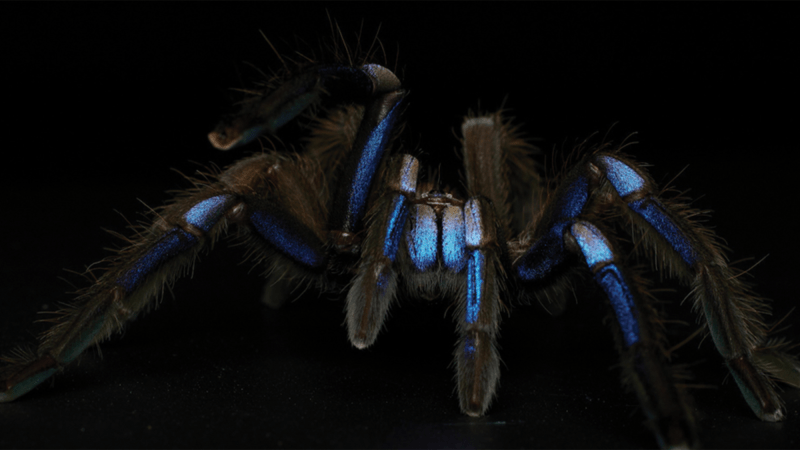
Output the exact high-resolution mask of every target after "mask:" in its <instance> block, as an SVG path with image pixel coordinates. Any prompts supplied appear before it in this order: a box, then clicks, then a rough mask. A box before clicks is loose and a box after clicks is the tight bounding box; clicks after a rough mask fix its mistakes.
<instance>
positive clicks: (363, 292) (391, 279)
mask: <svg viewBox="0 0 800 450" xmlns="http://www.w3.org/2000/svg"><path fill="white" fill-rule="evenodd" d="M418 172H419V161H417V159H416V158H414V157H412V156H410V155H402V156H401V157H399V158H394V159H393V160H392V161H390V162H389V170H388V173H389V174H391V178H390V179H389V180H388V183H387V185H386V186H385V187H384V189H383V191H382V193H381V194H382V195H381V196H380V197H381V200H380V201H379V202H378V204H377V205H376V206H375V207H374V211H373V212H372V213H371V214H373V216H372V220H371V222H370V223H371V226H370V228H369V229H368V230H367V237H366V239H365V241H364V251H363V253H362V263H361V265H360V266H359V268H358V275H357V276H356V278H355V280H353V285H352V287H351V288H350V291H349V292H348V294H347V304H346V310H347V329H348V336H349V338H350V342H351V343H352V344H353V345H354V346H355V347H357V348H360V349H363V348H366V347H368V346H370V345H372V343H374V342H375V339H376V338H377V336H378V333H379V332H380V329H381V327H382V326H383V322H384V320H385V318H386V314H387V313H388V311H389V306H390V304H391V302H392V300H394V296H395V290H396V285H397V274H396V273H395V270H394V263H395V260H396V259H397V252H398V250H399V249H400V243H401V240H402V237H403V230H404V228H405V225H406V221H407V217H408V214H409V209H410V201H411V200H412V199H413V198H414V196H415V195H416V189H417V174H418Z"/></svg>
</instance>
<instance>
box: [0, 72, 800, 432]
mask: <svg viewBox="0 0 800 450" xmlns="http://www.w3.org/2000/svg"><path fill="white" fill-rule="evenodd" d="M271 85H277V86H278V87H277V88H272V89H266V90H265V91H264V92H260V93H258V94H255V95H253V97H252V98H250V99H249V100H247V101H246V102H244V103H243V105H242V108H241V111H240V112H238V113H237V114H234V115H232V116H230V117H228V118H226V119H225V120H223V121H222V123H221V124H220V125H219V126H218V127H217V128H216V129H215V130H214V131H213V132H212V133H210V135H209V139H210V141H211V143H212V144H213V145H214V146H215V147H217V148H219V149H222V150H229V149H232V148H236V147H239V146H241V145H245V144H247V143H249V142H251V141H253V140H255V139H256V138H257V137H258V136H260V135H263V134H272V133H275V132H276V131H277V130H278V129H279V128H281V127H282V126H283V125H285V124H286V123H288V122H290V121H292V120H294V119H295V118H297V117H298V116H299V115H301V114H302V113H304V112H309V111H314V112H317V111H320V110H321V106H327V107H330V109H329V110H328V114H327V115H322V114H320V115H319V116H318V117H316V118H315V119H314V120H315V122H314V123H313V125H312V126H311V129H312V132H311V136H310V137H309V138H308V142H307V145H306V149H305V151H304V152H303V153H301V154H299V155H292V156H290V155H287V154H285V153H280V152H278V151H265V152H264V153H261V154H258V155H256V156H251V157H249V158H246V159H244V160H242V161H240V162H238V163H236V164H234V165H233V166H231V167H229V168H228V169H227V170H225V171H224V172H222V173H220V174H218V175H217V176H216V177H215V178H214V179H212V180H211V181H208V180H205V181H197V182H196V185H195V187H194V188H193V189H190V190H188V191H186V192H184V193H183V194H181V195H179V196H178V197H177V198H176V199H175V200H174V201H173V202H172V203H171V204H169V205H167V206H165V207H163V208H162V209H161V210H160V211H159V212H158V218H157V220H155V221H154V223H153V224H152V226H150V227H149V228H147V229H146V230H142V232H141V233H139V234H138V235H137V236H136V237H135V238H132V239H131V244H130V245H129V246H128V247H127V248H126V249H124V250H123V251H121V252H120V253H119V254H118V255H116V256H115V257H114V258H112V259H110V260H109V261H108V268H107V270H106V271H105V272H104V274H103V275H102V276H101V277H99V279H98V280H97V282H96V283H95V284H94V285H93V286H91V287H89V288H87V289H86V290H85V291H84V292H83V293H82V295H81V296H80V297H79V298H78V300H77V301H76V303H75V306H73V307H72V308H70V309H67V310H65V311H63V314H62V315H61V316H60V317H59V319H58V321H57V322H56V324H55V325H54V326H53V327H52V328H51V329H50V330H49V331H48V332H47V334H46V335H45V336H43V338H42V341H41V343H40V346H39V348H38V350H37V351H36V352H32V353H24V352H20V353H18V354H16V355H15V356H9V357H6V358H5V361H6V362H7V365H6V366H5V367H3V368H2V370H0V401H11V400H14V399H15V398H17V397H19V396H21V395H23V394H25V393H26V392H28V391H30V390H31V389H33V388H34V387H35V386H37V385H38V384H40V383H41V382H42V381H44V380H45V379H47V378H48V377H50V376H52V375H53V374H55V373H56V372H57V371H58V370H60V369H61V368H62V367H63V366H65V365H67V364H69V363H70V362H72V361H73V360H75V359H76V358H77V357H78V356H79V355H80V354H81V353H82V352H83V351H84V350H85V349H86V348H87V347H89V346H91V345H93V344H95V343H97V342H99V341H101V340H103V339H105V338H107V337H108V336H109V335H110V334H112V333H113V332H115V331H118V330H119V329H120V328H121V327H122V325H123V324H124V323H126V322H127V321H129V320H130V319H132V318H133V317H135V316H136V315H137V314H138V313H139V312H140V311H141V310H142V309H144V308H145V307H146V306H147V305H148V303H149V302H150V301H151V300H152V298H153V297H154V296H155V295H156V294H157V293H158V292H160V291H161V289H162V286H163V285H164V283H170V282H172V281H173V280H174V279H175V278H176V277H177V276H178V275H179V274H181V273H182V271H183V270H184V269H185V267H187V266H188V265H190V264H192V262H193V261H194V259H195V257H196V255H197V254H198V252H199V251H200V250H201V249H202V248H203V247H204V246H206V245H207V244H208V243H210V242H212V241H214V240H215V239H217V238H218V237H219V236H220V235H221V234H222V233H223V232H224V231H225V230H227V228H228V227H229V226H230V225H238V226H239V227H240V228H241V229H244V230H245V231H246V233H247V236H248V237H247V239H248V242H249V243H250V244H251V245H252V247H251V248H252V249H253V250H252V252H253V253H254V254H256V255H258V259H260V260H265V261H266V263H267V264H268V265H269V268H270V274H271V275H270V276H271V277H272V278H273V280H277V279H289V280H291V281H292V282H294V283H301V282H305V283H314V284H316V285H317V286H318V287H319V288H320V289H323V290H333V289H341V288H342V287H347V289H348V293H347V298H346V314H347V320H346V323H347V329H348V334H349V339H350V342H351V343H352V344H353V345H354V346H356V347H358V348H366V347H368V346H370V345H371V344H372V343H373V342H374V341H375V339H376V337H377V335H378V333H379V331H380V330H381V328H382V326H383V323H384V320H385V318H386V315H387V312H388V310H389V307H390V305H391V303H392V302H394V301H395V300H396V297H397V295H398V292H408V293H411V295H417V296H424V297H446V298H450V299H453V300H454V301H455V302H456V303H457V305H458V307H457V308H455V311H456V315H457V323H458V331H459V335H460V338H459V343H458V345H457V347H456V351H455V360H456V368H457V369H456V370H457V378H458V392H459V399H460V405H461V409H462V410H463V411H464V412H465V413H467V414H469V415H472V416H480V415H483V414H484V413H485V412H486V410H487V408H488V407H489V404H490V402H491V401H492V398H493V397H494V395H495V387H496V385H497V381H498V379H499V375H500V369H499V364H500V357H499V355H498V351H497V348H496V345H495V341H496V337H497V333H498V329H499V323H500V312H501V310H503V308H504V307H505V305H506V304H508V302H509V301H510V300H511V298H512V296H515V295H517V293H522V295H526V296H533V297H536V298H537V299H538V300H539V301H540V302H541V303H542V304H543V305H544V306H545V308H559V307H560V306H559V305H560V304H563V302H564V301H565V299H566V295H565V294H566V292H567V291H568V290H569V289H571V287H570V286H571V285H572V284H573V282H574V281H575V280H576V279H578V278H580V277H581V273H584V274H586V273H589V274H591V275H592V278H593V280H594V283H596V285H597V286H599V287H600V288H601V289H602V290H603V291H604V292H605V295H606V297H607V298H608V301H609V311H610V314H611V315H612V316H613V317H614V318H615V319H616V320H615V321H613V325H612V328H613V332H614V333H615V335H616V336H617V342H618V347H619V351H620V354H621V358H622V368H623V371H624V377H623V379H624V380H625V382H626V383H627V384H629V385H630V387H632V389H633V390H634V391H635V392H636V394H637V395H638V397H639V400H640V402H641V404H642V406H643V409H644V411H645V413H646V415H647V417H648V423H649V424H650V426H651V427H652V429H653V430H654V432H655V434H656V437H657V439H658V441H659V443H660V444H661V445H662V446H676V445H687V444H688V445H691V444H692V443H694V442H695V439H696V437H695V431H694V426H693V423H692V420H691V414H690V412H689V411H688V409H687V406H686V402H685V400H684V397H685V395H686V394H685V393H684V392H683V391H682V389H680V388H679V387H677V386H676V385H675V383H674V381H673V380H672V379H671V376H670V374H669V371H668V370H667V369H666V364H665V356H664V354H665V350H664V348H663V347H662V345H663V342H664V339H663V335H662V330H661V326H660V322H659V319H658V313H657V312H656V309H655V308H654V307H653V305H652V302H651V301H650V300H649V294H648V293H647V292H646V291H645V290H644V288H643V285H642V283H641V282H639V281H637V280H638V278H637V275H636V274H635V273H633V272H631V271H630V269H629V268H626V267H625V265H624V264H623V260H624V259H623V258H622V257H621V256H620V254H619V253H618V248H619V246H618V245H617V244H616V243H615V242H614V239H613V238H612V235H611V234H610V233H609V230H610V227H612V226H614V225H615V224H616V223H621V224H623V225H625V226H627V227H629V229H632V230H633V235H634V236H635V237H636V239H637V240H638V241H639V243H640V245H639V247H640V248H641V249H643V251H644V252H645V253H646V254H648V255H650V256H651V257H652V259H653V260H654V261H655V263H654V265H655V266H656V268H658V269H660V270H663V271H665V272H666V273H669V274H673V275H675V276H676V277H677V278H678V279H680V281H682V282H683V283H684V284H687V285H690V286H691V287H692V289H693V295H694V297H695V301H696V303H697V305H698V308H699V310H700V311H701V312H702V316H703V317H704V318H705V320H706V321H707V323H708V328H709V331H710V334H711V336H712V339H713V341H714V343H715V344H716V346H717V348H718V349H719V352H720V354H721V355H722V357H723V359H724V360H725V363H726V364H727V366H728V367H729V369H730V371H731V373H732V374H733V376H734V379H735V380H736V383H737V384H738V385H739V388H740V389H741V391H742V393H743V394H744V397H745V399H746V401H747V403H748V404H749V406H750V407H751V408H752V409H753V411H754V412H755V413H756V415H757V416H758V417H760V418H761V419H763V420H767V421H777V420H781V418H782V414H783V413H782V406H781V402H780V399H779V397H778V395H777V394H776V392H775V389H774V386H773V381H772V379H773V378H774V379H778V380H781V381H784V382H787V383H790V384H793V385H795V386H798V385H800V370H798V364H797V361H796V360H795V359H794V358H792V357H791V356H788V355H787V354H786V353H784V351H783V350H782V349H783V348H785V345H782V344H781V345H778V344H780V343H781V342H782V341H777V340H769V339H768V338H767V336H766V334H767V331H766V326H765V325H764V323H763V321H762V318H761V315H762V314H763V313H765V312H766V307H765V306H764V304H763V303H762V302H761V301H760V300H759V299H758V298H757V297H755V296H754V295H753V294H752V293H751V292H750V291H749V290H748V288H747V287H746V286H745V285H743V284H742V283H741V282H740V281H739V279H738V278H737V277H736V276H735V273H734V272H733V271H732V269H731V268H729V267H728V265H727V263H726V260H725V257H724V255H723V254H722V252H721V251H720V249H719V247H718V245H717V244H716V243H715V239H714V236H713V234H712V233H711V232H710V231H709V230H707V229H705V228H703V227H701V226H700V225H699V224H697V223H696V222H694V221H693V220H692V219H691V216H692V215H693V212H692V211H691V210H689V209H688V208H686V207H684V206H682V205H680V204H678V203H677V202H673V201H669V200H665V199H661V198H659V197H658V196H657V195H656V193H657V192H658V190H657V188H656V185H655V183H654V182H653V181H652V180H651V178H650V177H649V175H648V174H647V173H646V172H645V171H644V170H643V169H642V168H641V167H640V166H639V165H638V164H636V163H635V162H633V161H632V160H631V159H630V158H629V157H627V156H624V155H623V154H621V152H620V151H619V150H618V149H612V148H610V147H602V148H599V149H596V150H594V151H591V152H587V154H586V155H585V156H584V157H583V159H582V160H580V161H579V162H578V163H577V164H575V165H574V167H573V168H572V169H571V170H570V171H568V172H567V173H566V174H564V175H563V176H562V177H561V179H560V181H559V183H558V184H557V185H555V186H556V187H555V189H550V188H549V185H548V184H546V183H545V182H544V181H543V180H542V179H541V178H540V177H539V175H538V173H537V172H536V169H535V166H534V165H533V163H532V162H531V159H530V158H529V153H530V150H531V147H530V146H529V145H527V144H525V142H524V141H523V140H522V139H521V138H520V137H519V135H518V132H517V129H516V128H515V127H513V126H511V125H510V124H509V123H508V122H507V121H505V120H504V119H503V118H502V116H501V115H500V114H499V113H496V114H489V115H482V116H477V117H468V118H467V119H466V120H465V121H464V123H463V126H462V136H463V142H462V144H463V146H462V147H463V151H462V157H463V163H464V172H465V178H466V180H465V182H466V183H465V185H466V194H467V195H466V199H463V198H461V197H459V195H457V194H456V193H454V192H450V191H447V190H439V187H438V186H436V185H435V184H434V183H433V182H431V181H427V180H424V179H422V177H421V176H420V174H421V169H420V163H419V161H418V160H417V159H416V158H415V157H414V156H412V155H409V154H393V153H392V148H393V146H392V144H393V142H394V141H395V139H396V137H397V136H396V135H397V134H398V132H397V130H398V129H399V126H398V124H399V118H400V116H401V109H402V108H403V106H404V100H405V98H406V96H407V92H406V91H405V90H403V88H402V86H401V83H400V81H399V79H398V78H397V77H396V76H395V75H394V73H392V72H391V71H390V70H389V69H386V68H385V67H382V66H380V65H376V64H364V65H360V66H351V65H346V64H333V65H314V66H309V67H305V68H302V69H298V70H297V71H295V72H294V73H287V74H285V75H284V77H283V78H282V79H281V80H280V83H271ZM273 294H274V295H275V296H278V295H279V294H278V293H277V291H275V292H273ZM271 301H275V299H271Z"/></svg>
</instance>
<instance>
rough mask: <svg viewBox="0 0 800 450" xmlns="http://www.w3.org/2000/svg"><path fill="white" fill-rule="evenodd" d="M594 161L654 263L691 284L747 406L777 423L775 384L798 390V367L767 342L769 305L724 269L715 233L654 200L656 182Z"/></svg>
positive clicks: (611, 162) (616, 164) (622, 162)
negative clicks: (766, 319)
mask: <svg viewBox="0 0 800 450" xmlns="http://www.w3.org/2000/svg"><path fill="white" fill-rule="evenodd" d="M593 164H594V166H595V167H597V168H599V170H601V171H602V173H603V175H604V176H605V177H606V179H607V180H608V181H609V184H610V185H611V186H612V187H613V190H614V191H616V196H617V198H619V199H621V201H622V202H624V203H625V204H626V205H627V206H626V207H623V208H621V209H622V211H623V215H624V217H625V218H626V219H627V221H628V222H630V223H631V225H632V226H633V228H634V230H635V231H636V232H637V233H639V234H641V235H642V236H643V243H644V245H645V246H646V247H647V250H648V251H649V252H650V253H651V254H652V256H653V257H654V258H655V259H656V264H657V265H660V264H666V265H667V266H668V268H669V269H670V271H671V272H672V273H675V274H677V276H678V277H679V278H680V279H681V280H682V281H683V282H684V283H686V284H690V285H691V286H692V288H693V289H692V292H693V295H694V297H695V306H696V309H698V310H700V311H702V312H703V317H705V319H706V322H707V323H708V328H709V331H710V334H711V337H712V339H713V341H714V344H715V345H716V347H717V350H718V351H719V353H720V354H721V355H722V357H723V358H724V360H725V363H726V364H727V366H728V368H729V369H730V372H731V374H732V375H733V378H734V380H736V384H737V385H738V386H739V389H740V390H741V392H742V394H743V395H744V397H745V400H746V401H747V403H748V405H749V406H750V408H751V409H752V410H753V412H755V414H756V415H757V416H758V417H759V418H761V419H762V420H766V421H770V422H774V421H778V420H782V418H783V408H782V404H781V400H780V397H779V396H778V394H777V393H776V391H775V387H774V382H773V381H772V379H773V378H774V379H777V380H780V381H783V382H785V383H788V384H790V385H793V386H797V387H800V363H798V361H797V359H796V358H794V357H792V356H791V355H788V354H787V353H785V352H783V351H781V350H780V347H781V346H780V345H778V346H773V345H771V343H772V342H774V341H770V340H768V338H767V330H766V326H765V325H764V322H763V318H762V316H763V315H764V314H767V313H769V308H768V306H767V305H766V304H764V302H763V300H761V299H759V298H758V297H756V296H755V295H754V294H753V293H752V292H751V291H750V290H749V288H748V287H747V286H746V285H745V284H744V283H743V282H742V281H741V279H740V278H739V277H737V276H736V274H735V273H734V272H733V270H732V269H731V268H730V267H729V266H728V264H727V259H726V258H725V256H724V254H723V252H722V250H721V249H720V247H719V245H718V244H717V243H716V242H715V239H714V235H713V233H712V232H711V231H710V230H707V229H705V228H703V227H702V226H700V225H699V224H697V223H695V222H693V221H692V220H691V219H690V218H689V217H690V214H691V211H688V210H685V209H680V208H678V207H677V206H674V205H672V204H671V203H669V202H666V201H662V200H660V199H659V198H657V197H656V195H655V192H656V191H657V190H656V187H655V184H654V183H653V182H652V181H651V180H650V179H649V177H648V176H647V174H646V173H644V171H642V170H641V169H639V168H637V166H636V164H634V163H633V162H631V161H627V160H626V159H625V158H624V157H622V156H620V155H609V154H598V155H596V156H595V157H594V158H593ZM774 347H778V348H774ZM783 347H785V345H784V346H783Z"/></svg>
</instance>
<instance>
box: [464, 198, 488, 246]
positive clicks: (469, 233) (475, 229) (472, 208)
mask: <svg viewBox="0 0 800 450" xmlns="http://www.w3.org/2000/svg"><path fill="white" fill-rule="evenodd" d="M481 212H482V211H481V208H480V206H479V203H478V202H477V201H475V200H472V199H471V200H469V201H468V202H467V203H466V204H465V205H464V228H465V231H466V234H465V237H464V240H465V242H466V244H467V247H480V246H481V244H482V240H483V234H484V230H483V222H482V220H481V219H482V217H481Z"/></svg>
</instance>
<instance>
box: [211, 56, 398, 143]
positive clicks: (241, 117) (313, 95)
mask: <svg viewBox="0 0 800 450" xmlns="http://www.w3.org/2000/svg"><path fill="white" fill-rule="evenodd" d="M399 87H400V81H399V80H398V79H397V77H396V76H395V75H394V74H393V73H392V72H391V71H390V70H388V69H386V68H385V67H383V66H379V65H377V64H365V65H363V66H361V67H351V66H345V65H336V64H334V65H318V66H313V67H311V68H307V69H305V70H302V71H301V72H300V73H297V74H294V75H293V76H291V77H289V78H288V79H287V80H285V81H284V82H282V83H281V84H280V86H279V87H278V88H277V89H275V90H274V91H272V92H269V93H265V94H263V95H259V96H256V97H254V98H251V99H248V100H246V101H245V102H243V104H242V107H241V110H240V111H239V112H238V113H236V114H233V115H231V116H228V117H226V118H224V119H223V120H221V121H220V123H219V124H218V125H217V126H216V127H215V128H214V130H213V131H212V132H211V133H209V134H208V140H209V141H210V142H211V144H212V145H213V146H214V147H216V148H218V149H220V150H230V149H232V148H235V147H239V146H241V145H245V144H247V143H249V142H252V141H253V140H255V139H256V138H258V136H260V135H262V134H272V133H275V131H277V130H278V129H279V128H280V127H282V126H283V125H285V124H286V123H287V122H289V121H290V120H292V119H294V118H295V117H297V116H298V115H300V114H301V113H302V112H303V111H305V110H306V109H307V108H308V107H309V106H311V105H313V104H317V103H319V102H320V101H321V100H322V98H323V97H324V96H325V95H326V94H327V95H332V96H336V97H342V98H346V99H348V100H349V101H356V102H365V101H366V100H368V99H370V98H372V97H373V96H376V95H380V94H383V93H386V92H391V91H394V90H397V89H398V88H399Z"/></svg>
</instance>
